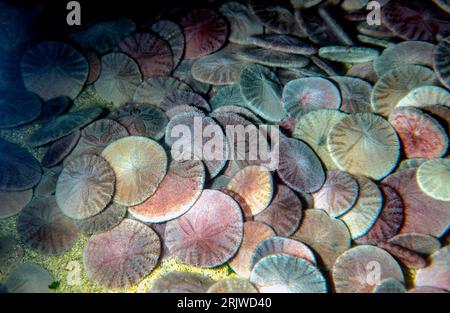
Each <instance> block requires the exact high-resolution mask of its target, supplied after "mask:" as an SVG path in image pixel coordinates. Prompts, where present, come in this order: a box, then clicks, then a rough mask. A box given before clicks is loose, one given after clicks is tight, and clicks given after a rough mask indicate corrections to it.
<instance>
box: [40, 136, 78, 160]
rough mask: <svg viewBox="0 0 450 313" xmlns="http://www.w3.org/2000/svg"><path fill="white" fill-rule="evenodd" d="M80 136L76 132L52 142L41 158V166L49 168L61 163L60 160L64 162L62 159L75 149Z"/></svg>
mask: <svg viewBox="0 0 450 313" xmlns="http://www.w3.org/2000/svg"><path fill="white" fill-rule="evenodd" d="M80 136H81V132H80V131H79V130H76V131H74V132H73V133H72V134H69V135H67V136H65V137H62V138H60V139H58V140H57V141H55V142H53V143H52V144H51V146H50V147H49V148H48V150H47V152H46V153H45V155H44V157H43V158H42V162H41V163H42V165H43V166H44V167H47V168H50V167H53V166H55V165H58V164H59V163H60V162H62V160H64V158H65V157H66V156H68V155H69V154H70V152H72V150H73V149H74V148H75V146H76V145H77V143H78V140H79V139H80Z"/></svg>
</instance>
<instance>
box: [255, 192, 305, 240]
mask: <svg viewBox="0 0 450 313" xmlns="http://www.w3.org/2000/svg"><path fill="white" fill-rule="evenodd" d="M302 216H303V205H302V202H301V200H300V198H299V197H298V196H297V195H296V194H295V192H294V191H292V190H291V189H290V188H289V187H287V186H285V185H282V184H278V185H277V187H276V192H275V195H274V197H273V199H272V202H271V203H270V205H269V206H268V207H267V208H266V209H264V210H263V211H262V212H261V213H259V214H257V215H256V216H255V221H258V222H263V223H265V224H267V225H269V226H271V227H272V228H273V230H275V233H276V234H277V235H278V236H286V237H287V236H291V235H292V234H293V233H294V232H295V231H296V230H297V228H298V226H299V225H300V221H301V219H302Z"/></svg>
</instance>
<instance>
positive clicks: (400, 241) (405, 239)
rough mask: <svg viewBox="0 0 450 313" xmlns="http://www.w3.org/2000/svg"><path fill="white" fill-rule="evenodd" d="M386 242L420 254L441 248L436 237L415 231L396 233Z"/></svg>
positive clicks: (428, 253) (426, 253) (430, 252)
mask: <svg viewBox="0 0 450 313" xmlns="http://www.w3.org/2000/svg"><path fill="white" fill-rule="evenodd" d="M388 242H389V243H392V244H395V245H397V246H401V247H403V248H406V249H408V250H411V251H414V252H417V253H419V254H422V255H430V254H432V253H434V252H436V251H437V250H439V249H440V248H441V243H440V242H439V240H438V239H436V238H434V237H433V236H430V235H424V234H417V233H405V234H398V235H396V236H394V237H392V238H391V239H389V240H388Z"/></svg>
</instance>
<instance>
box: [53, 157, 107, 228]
mask: <svg viewBox="0 0 450 313" xmlns="http://www.w3.org/2000/svg"><path fill="white" fill-rule="evenodd" d="M115 182H116V178H115V175H114V171H113V169H112V168H111V166H110V165H109V164H108V162H106V161H105V160H104V159H103V158H101V157H99V156H96V155H91V154H85V155H82V156H80V157H78V158H76V159H74V160H73V161H70V162H69V163H68V164H66V166H65V167H64V169H63V171H62V173H61V175H60V176H59V178H58V183H57V185H56V202H57V203H58V206H59V207H60V208H61V211H62V212H63V213H64V214H65V215H67V216H68V217H70V218H73V219H84V218H88V217H91V216H93V215H96V214H98V213H100V212H101V211H102V210H103V209H104V208H105V207H106V206H107V205H108V203H109V202H110V201H111V199H112V196H113V194H114V184H115Z"/></svg>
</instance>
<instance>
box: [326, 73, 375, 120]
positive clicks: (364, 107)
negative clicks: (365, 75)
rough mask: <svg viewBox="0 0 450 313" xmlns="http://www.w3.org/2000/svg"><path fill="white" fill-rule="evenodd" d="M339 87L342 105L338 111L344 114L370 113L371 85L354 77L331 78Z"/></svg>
mask: <svg viewBox="0 0 450 313" xmlns="http://www.w3.org/2000/svg"><path fill="white" fill-rule="evenodd" d="M331 78H332V79H333V80H334V81H335V82H336V83H337V84H338V86H339V90H340V92H341V97H342V103H341V106H340V110H341V111H343V112H346V113H364V112H371V111H372V107H371V103H370V97H371V95H372V85H371V84H369V83H368V82H367V81H365V80H362V79H360V78H356V77H348V76H333V77H331Z"/></svg>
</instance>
